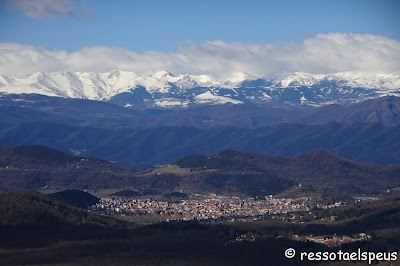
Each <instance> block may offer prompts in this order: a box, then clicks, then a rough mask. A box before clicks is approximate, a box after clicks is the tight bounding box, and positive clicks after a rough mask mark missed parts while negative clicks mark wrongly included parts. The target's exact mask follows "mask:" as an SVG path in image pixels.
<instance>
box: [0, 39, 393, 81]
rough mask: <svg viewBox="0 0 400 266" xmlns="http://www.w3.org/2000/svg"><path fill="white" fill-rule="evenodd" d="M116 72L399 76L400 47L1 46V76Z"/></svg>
mask: <svg viewBox="0 0 400 266" xmlns="http://www.w3.org/2000/svg"><path fill="white" fill-rule="evenodd" d="M112 69H122V70H127V71H134V72H137V73H139V74H152V73H155V72H157V71H159V70H161V69H166V70H168V71H170V72H172V73H174V74H183V73H192V74H209V75H212V76H214V77H217V76H219V77H225V76H227V75H230V74H232V73H235V72H247V73H249V74H252V75H255V76H262V77H264V76H271V75H275V74H286V73H292V72H307V73H312V74H320V73H334V72H341V71H363V72H377V71H379V72H399V71H400V42H399V41H396V40H393V39H389V38H387V37H384V36H376V35H368V34H364V35H360V34H350V33H328V34H318V35H316V36H315V37H311V38H308V39H305V40H304V42H303V43H281V44H268V43H264V44H249V43H226V42H223V41H208V42H204V43H202V44H200V45H198V44H195V43H193V42H185V43H182V44H181V45H180V47H179V49H178V52H176V53H161V52H154V51H148V52H144V53H142V54H138V53H136V52H134V51H130V50H126V49H123V48H119V47H106V46H94V47H85V48H82V49H80V50H78V51H75V52H71V53H68V52H66V51H62V50H46V49H43V48H41V47H34V46H28V45H21V44H15V43H2V44H0V74H3V75H14V76H24V75H27V74H32V73H34V72H39V71H46V72H54V71H92V72H105V71H109V70H112Z"/></svg>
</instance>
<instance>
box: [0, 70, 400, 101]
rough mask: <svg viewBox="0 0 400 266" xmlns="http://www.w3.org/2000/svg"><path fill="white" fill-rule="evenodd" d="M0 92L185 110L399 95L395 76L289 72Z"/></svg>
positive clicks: (104, 76) (26, 81)
mask: <svg viewBox="0 0 400 266" xmlns="http://www.w3.org/2000/svg"><path fill="white" fill-rule="evenodd" d="M0 92H2V93H13V94H22V93H37V94H42V95H47V96H58V97H64V98H80V99H90V100H97V101H109V102H112V103H116V104H120V105H122V106H126V107H131V106H132V107H139V106H140V107H143V106H145V107H146V106H147V107H152V106H158V107H188V106H190V105H198V104H225V103H233V104H241V103H245V102H253V103H256V104H262V103H265V102H271V101H273V102H280V103H290V104H303V105H324V104H328V103H333V102H337V103H343V102H358V101H360V100H364V99H368V98H376V97H380V96H384V95H395V96H400V75H399V74H396V73H362V72H340V73H334V74H318V75H314V74H308V73H300V72H297V73H293V74H290V75H288V76H285V77H284V78H281V79H269V78H259V77H255V76H252V75H249V74H246V73H234V74H232V76H230V77H228V78H225V79H215V78H212V77H210V76H208V75H190V74H184V75H179V76H174V75H172V74H171V73H169V72H167V71H164V70H163V71H159V72H157V73H155V74H153V75H151V76H144V75H139V74H136V73H134V72H127V71H121V70H114V71H110V72H106V73H93V72H75V73H71V72H54V73H35V74H33V75H31V76H28V77H26V78H15V77H11V76H0Z"/></svg>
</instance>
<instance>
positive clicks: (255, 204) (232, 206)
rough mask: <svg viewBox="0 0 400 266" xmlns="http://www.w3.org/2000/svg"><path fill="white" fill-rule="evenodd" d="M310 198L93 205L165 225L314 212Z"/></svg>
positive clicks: (116, 200)
mask: <svg viewBox="0 0 400 266" xmlns="http://www.w3.org/2000/svg"><path fill="white" fill-rule="evenodd" d="M310 200H311V198H310V197H303V198H295V199H293V198H273V197H272V196H266V197H265V198H264V199H257V200H255V199H252V198H239V197H229V196H218V195H213V196H212V197H211V198H204V199H188V200H179V201H177V202H169V201H159V200H152V199H148V198H146V199H141V198H128V197H107V198H102V199H101V201H100V202H99V203H97V204H96V205H93V206H92V207H91V208H90V210H91V211H95V212H101V213H105V214H120V215H133V214H138V213H145V214H152V215H156V216H159V217H162V219H163V220H165V221H173V220H184V221H189V220H209V219H222V218H224V219H228V221H229V220H230V221H235V220H238V219H243V218H251V219H253V220H257V219H259V218H261V217H264V216H265V215H276V214H287V213H293V212H307V211H310V206H309V202H310Z"/></svg>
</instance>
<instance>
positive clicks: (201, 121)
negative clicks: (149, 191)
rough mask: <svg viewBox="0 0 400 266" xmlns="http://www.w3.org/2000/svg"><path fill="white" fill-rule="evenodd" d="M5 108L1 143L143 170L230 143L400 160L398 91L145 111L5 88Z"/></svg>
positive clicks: (260, 149) (0, 104)
mask: <svg viewBox="0 0 400 266" xmlns="http://www.w3.org/2000/svg"><path fill="white" fill-rule="evenodd" d="M0 113H1V117H0V143H1V144H4V145H8V146H18V145H22V144H42V145H46V146H50V147H53V148H56V149H59V150H61V151H64V152H68V153H71V154H75V155H80V156H87V157H97V158H103V159H106V160H109V161H115V162H118V163H120V164H122V165H124V166H128V167H134V168H139V169H145V168H148V167H154V166H157V165H163V164H168V163H172V162H174V161H176V160H179V159H180V158H182V157H184V156H186V155H190V154H205V155H211V154H214V153H217V152H220V151H222V150H226V149H237V150H241V151H248V152H256V153H262V154H268V155H279V156H294V155H298V154H302V153H306V152H311V151H313V150H315V149H325V150H327V151H330V152H332V153H334V154H336V155H339V156H342V157H345V158H348V159H351V160H356V161H359V162H375V163H379V164H382V165H387V164H399V163H400V153H399V151H400V142H399V138H398V136H399V132H400V129H399V123H400V98H398V97H393V96H386V97H381V98H378V99H372V100H367V101H364V102H361V103H356V104H352V105H349V106H342V105H337V104H334V105H328V106H323V107H291V108H289V107H287V106H286V107H285V106H279V105H277V106H257V105H254V104H241V105H234V104H225V105H215V106H200V107H196V108H188V109H181V110H159V109H148V110H141V111H139V110H133V109H130V108H124V107H121V106H118V105H114V104H110V103H106V102H99V101H92V100H83V99H73V98H60V97H48V96H42V95H36V94H23V95H10V94H6V95H2V96H1V97H0ZM28 132H29V133H28Z"/></svg>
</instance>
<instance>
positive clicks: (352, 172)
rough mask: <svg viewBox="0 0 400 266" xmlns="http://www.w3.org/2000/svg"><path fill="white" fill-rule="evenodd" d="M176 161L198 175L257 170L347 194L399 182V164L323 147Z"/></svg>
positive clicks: (375, 190) (376, 191)
mask: <svg viewBox="0 0 400 266" xmlns="http://www.w3.org/2000/svg"><path fill="white" fill-rule="evenodd" d="M176 164H177V165H178V166H179V167H183V168H191V169H194V170H195V172H197V173H198V175H199V176H201V175H207V171H208V169H217V172H221V173H229V172H230V171H236V172H239V171H241V172H245V173H248V172H253V173H254V172H256V173H258V174H264V175H270V176H276V177H279V178H281V179H283V180H290V181H291V182H294V183H295V184H299V183H301V184H303V185H313V186H315V187H319V188H322V187H331V188H333V189H334V190H337V191H341V192H344V193H350V194H371V193H372V194H384V193H385V191H386V189H388V188H391V187H397V186H400V179H399V177H400V166H387V167H383V166H379V165H375V164H360V163H356V162H353V161H350V160H347V159H343V158H340V157H337V156H335V155H333V154H331V153H329V152H326V151H323V150H315V151H313V152H311V153H307V154H304V155H299V156H295V157H290V158H285V157H271V156H267V155H261V154H255V153H246V152H239V151H235V150H228V151H224V152H221V153H218V154H216V155H213V156H210V157H202V156H188V157H185V158H183V159H182V160H179V161H178V162H177V163H176Z"/></svg>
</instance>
